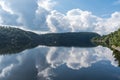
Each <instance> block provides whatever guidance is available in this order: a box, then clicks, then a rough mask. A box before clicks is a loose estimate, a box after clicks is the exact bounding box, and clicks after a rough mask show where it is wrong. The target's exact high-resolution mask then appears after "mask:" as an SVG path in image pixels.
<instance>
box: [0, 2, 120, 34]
mask: <svg viewBox="0 0 120 80" xmlns="http://www.w3.org/2000/svg"><path fill="white" fill-rule="evenodd" d="M119 7H120V0H19V1H18V0H0V25H11V26H16V27H22V28H25V29H29V30H32V31H35V32H40V33H41V32H47V33H50V32H52V33H53V32H60V33H61V32H81V31H82V32H86V31H87V32H97V33H99V34H101V35H104V34H109V33H111V32H113V31H115V30H117V29H118V28H120V8H119Z"/></svg>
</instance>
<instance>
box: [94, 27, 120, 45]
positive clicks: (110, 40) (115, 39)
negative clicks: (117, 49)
mask: <svg viewBox="0 0 120 80" xmlns="http://www.w3.org/2000/svg"><path fill="white" fill-rule="evenodd" d="M93 41H94V42H98V43H103V44H106V45H107V46H112V45H114V46H120V29H119V30H117V31H115V32H112V33H111V34H108V35H104V36H102V37H96V38H93Z"/></svg>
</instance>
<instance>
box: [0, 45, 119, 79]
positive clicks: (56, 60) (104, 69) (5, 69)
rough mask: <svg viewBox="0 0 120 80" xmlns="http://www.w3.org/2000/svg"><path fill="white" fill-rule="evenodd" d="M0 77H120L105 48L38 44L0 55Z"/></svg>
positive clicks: (114, 58) (110, 52)
mask: <svg viewBox="0 0 120 80" xmlns="http://www.w3.org/2000/svg"><path fill="white" fill-rule="evenodd" d="M0 80H120V67H119V60H118V59H116V57H115V55H114V54H113V51H112V50H110V49H109V48H106V47H101V46H98V47H92V48H79V47H77V48H75V47H45V46H38V47H36V48H32V49H26V50H24V51H22V52H19V53H15V54H6V55H0Z"/></svg>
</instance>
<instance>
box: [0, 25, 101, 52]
mask: <svg viewBox="0 0 120 80" xmlns="http://www.w3.org/2000/svg"><path fill="white" fill-rule="evenodd" d="M93 37H100V35H99V34H97V33H93V32H69V33H49V34H36V33H33V32H30V31H25V30H22V29H19V28H12V27H0V54H8V53H18V52H21V51H23V50H25V49H29V48H33V47H36V46H38V45H45V46H56V47H72V46H73V47H95V46H97V45H96V44H94V43H93V42H91V39H92V38H93Z"/></svg>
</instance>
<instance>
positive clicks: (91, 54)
mask: <svg viewBox="0 0 120 80" xmlns="http://www.w3.org/2000/svg"><path fill="white" fill-rule="evenodd" d="M46 59H47V61H48V63H49V64H51V67H53V68H56V67H57V66H60V65H62V64H66V65H67V67H69V68H72V69H80V68H82V67H89V66H91V65H92V64H93V63H96V62H98V61H101V60H107V61H110V62H111V64H112V65H114V66H117V65H118V64H117V62H115V59H114V57H113V55H112V51H111V50H110V49H108V48H103V47H101V46H99V47H96V48H86V49H84V48H51V49H50V51H49V52H48V54H47V56H46Z"/></svg>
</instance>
